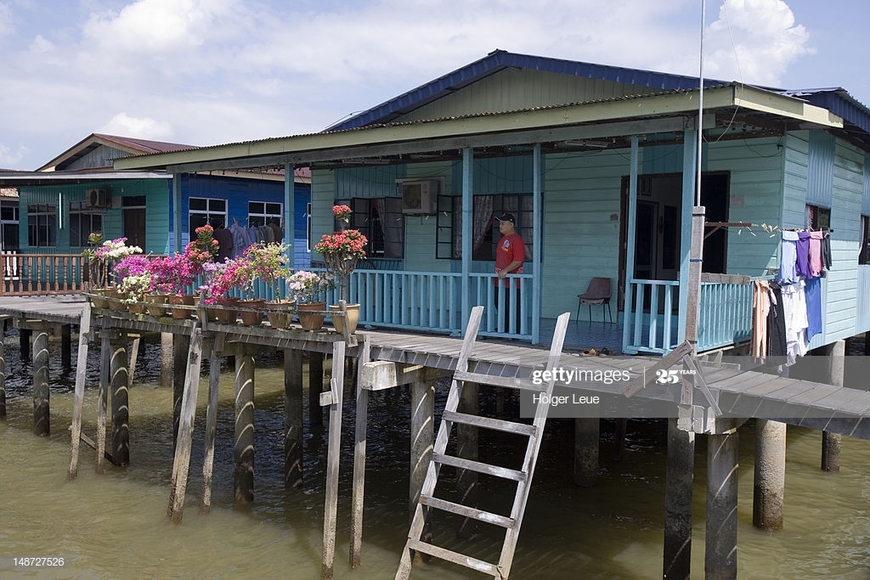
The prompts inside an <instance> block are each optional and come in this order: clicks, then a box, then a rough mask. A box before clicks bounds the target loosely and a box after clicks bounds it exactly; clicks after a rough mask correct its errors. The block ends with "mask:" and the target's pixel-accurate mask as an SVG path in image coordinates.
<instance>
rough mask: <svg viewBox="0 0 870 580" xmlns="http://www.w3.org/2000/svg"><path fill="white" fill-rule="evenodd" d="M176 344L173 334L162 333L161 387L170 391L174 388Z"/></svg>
mask: <svg viewBox="0 0 870 580" xmlns="http://www.w3.org/2000/svg"><path fill="white" fill-rule="evenodd" d="M173 342H174V340H173V338H172V333H171V332H161V333H160V386H161V387H162V388H164V389H168V388H170V387H171V386H172V377H173V372H172V353H173V347H172V343H173Z"/></svg>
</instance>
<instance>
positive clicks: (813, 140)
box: [115, 50, 870, 352]
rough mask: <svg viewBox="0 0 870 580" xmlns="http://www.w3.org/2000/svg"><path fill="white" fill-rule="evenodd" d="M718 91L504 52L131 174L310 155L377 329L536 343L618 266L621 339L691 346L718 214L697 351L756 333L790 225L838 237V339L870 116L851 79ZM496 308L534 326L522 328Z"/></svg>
mask: <svg viewBox="0 0 870 580" xmlns="http://www.w3.org/2000/svg"><path fill="white" fill-rule="evenodd" d="M701 92H702V91H701V88H700V81H699V79H698V78H692V77H688V76H681V75H673V74H665V73H659V72H651V71H643V70H635V69H627V68H620V67H613V66H606V65H598V64H590V63H584V62H574V61H566V60H559V59H552V58H543V57H536V56H528V55H522V54H515V53H510V52H505V51H501V50H498V51H495V52H493V53H491V54H489V55H487V56H486V57H484V58H483V59H480V60H478V61H476V62H473V63H471V64H469V65H467V66H464V67H462V68H460V69H458V70H455V71H453V72H451V73H448V74H446V75H444V76H442V77H439V78H437V79H434V80H432V81H431V82H429V83H426V84H425V85H423V86H420V87H417V88H415V89H413V90H411V91H409V92H407V93H405V94H402V95H399V96H397V97H395V98H394V99H391V100H389V101H387V102H385V103H382V104H380V105H378V106H376V107H373V108H371V109H369V110H367V111H365V112H363V113H360V114H358V115H356V116H354V117H352V118H350V119H348V120H347V121H344V122H342V123H341V124H339V125H336V126H333V127H330V128H329V129H327V130H326V131H324V132H322V133H317V134H311V135H298V136H290V137H285V138H272V139H267V140H262V141H254V142H248V143H240V144H239V143H237V144H228V145H223V146H216V147H211V148H207V149H199V150H192V151H178V152H169V153H164V154H158V155H148V156H144V157H137V158H126V159H119V160H117V161H116V162H115V168H116V169H123V170H161V171H164V170H165V171H167V172H170V173H173V174H179V173H188V172H202V171H220V170H224V169H229V168H243V167H248V168H253V167H262V166H270V165H284V166H285V168H287V170H291V169H293V168H299V167H305V168H309V169H310V171H311V179H312V182H311V204H312V212H311V217H312V223H311V231H312V234H313V237H314V239H317V238H319V236H320V235H321V234H323V233H325V232H329V231H332V230H333V228H334V227H335V224H334V223H333V220H332V215H331V212H330V207H331V206H332V204H333V203H335V202H344V203H348V204H349V205H351V206H352V208H353V209H354V218H353V219H354V224H353V225H354V226H356V227H359V228H360V229H362V230H363V232H364V233H365V234H366V235H367V236H368V237H369V239H370V240H371V242H370V247H369V256H370V259H369V260H368V262H367V265H366V267H364V268H360V269H358V270H357V271H356V272H355V273H354V275H353V280H352V284H351V292H352V296H351V300H352V301H355V302H360V303H361V304H362V310H361V320H362V321H363V322H364V323H368V324H372V325H377V326H383V327H391V328H404V329H419V330H421V331H442V332H451V333H460V332H461V331H462V325H463V323H464V321H465V320H467V318H468V314H469V312H470V309H471V307H473V306H475V305H478V304H482V305H484V306H487V307H488V308H487V310H486V312H487V314H486V317H485V318H486V320H485V321H484V327H483V332H484V333H485V334H490V335H497V336H511V337H518V338H525V339H529V340H531V341H532V342H538V341H540V340H541V336H542V329H543V328H546V325H547V324H548V321H550V320H552V319H553V318H555V317H556V316H557V315H558V314H559V313H561V312H565V311H566V310H567V311H572V312H573V311H575V309H576V308H577V301H578V298H577V296H578V294H579V293H582V292H583V291H584V290H585V289H586V288H587V286H588V284H589V282H590V280H591V279H592V278H593V277H604V278H609V279H611V280H612V283H613V288H614V291H613V297H612V303H613V306H615V307H616V309H617V310H618V313H617V314H618V322H616V323H615V324H617V325H621V333H622V337H623V344H622V348H623V350H624V351H625V352H666V351H668V350H669V349H670V348H672V347H673V346H674V345H675V344H678V343H679V342H682V340H683V339H684V337H685V321H686V319H687V317H688V307H689V306H688V298H687V295H688V292H687V288H688V281H689V270H690V257H689V248H690V242H691V227H690V225H691V222H692V211H693V207H694V206H703V207H705V208H706V210H705V213H706V221H707V226H708V227H707V228H706V230H705V234H704V242H703V270H704V273H703V276H702V284H701V295H700V317H699V336H698V340H699V345H698V346H699V350H701V351H707V350H712V349H718V348H727V347H729V346H733V345H735V344H738V343H741V342H744V341H746V340H747V339H748V337H749V333H750V331H751V296H752V293H751V288H752V286H751V285H750V284H749V282H750V281H751V280H752V279H755V278H764V277H771V276H774V275H775V273H776V270H777V269H778V267H779V258H780V236H779V231H781V230H783V229H789V228H805V227H812V228H817V229H818V228H824V229H826V230H828V231H829V232H830V239H831V249H832V256H833V264H832V267H831V269H830V271H829V272H828V273H827V275H826V277H825V278H824V279H823V281H822V296H823V312H822V315H823V322H824V324H823V332H822V333H821V334H820V335H818V336H816V338H815V339H813V342H812V343H811V345H810V346H811V347H815V346H820V345H823V344H829V343H831V342H833V341H836V340H839V339H843V338H848V337H851V336H853V335H855V334H859V333H862V332H865V331H867V330H868V329H870V307H868V304H867V298H866V297H867V295H868V291H870V265H868V264H870V256H868V243H870V110H868V109H867V107H865V106H864V105H862V104H860V103H858V102H857V101H856V100H855V99H853V98H852V97H851V96H850V95H849V94H848V93H847V92H846V91H845V90H843V89H840V88H832V89H817V90H807V91H795V90H781V89H772V88H764V87H755V86H750V85H746V84H743V83H736V82H722V81H715V80H705V81H704V88H703V108H701V107H700V106H699V101H700V99H699V97H700V96H701ZM699 132H700V137H701V139H700V140H699ZM699 141H700V142H701V144H702V145H701V147H699V146H698V143H699ZM699 150H700V159H699V158H698V157H699ZM697 164H700V172H698V171H697V169H696V168H697V166H698V165H697ZM287 174H289V171H288V172H287ZM699 175H700V177H699ZM698 182H700V194H699V195H696V193H697V190H698V188H697V187H696V184H697V183H698ZM502 212H509V213H513V214H514V215H515V216H516V219H517V225H518V229H519V231H520V233H521V235H522V236H523V238H524V240H525V242H526V250H527V254H526V263H525V271H524V273H523V274H522V275H520V276H518V277H517V278H518V280H519V281H518V283H517V285H511V286H510V287H509V288H506V289H505V288H503V287H499V286H497V285H496V284H495V279H494V278H495V274H494V258H493V257H494V252H495V244H496V242H497V238H498V235H497V232H494V231H493V223H494V220H493V217H494V216H496V215H498V214H500V213H502ZM315 260H316V257H315ZM498 306H501V307H502V308H508V309H510V310H511V312H512V313H516V310H519V311H520V316H519V317H518V322H515V320H516V319H514V318H513V317H510V318H509V319H508V326H505V322H504V318H502V317H500V316H498V315H497V307H498ZM590 312H591V316H592V317H594V318H595V320H596V322H597V323H598V324H602V322H600V321H601V320H602V316H603V314H604V313H603V312H602V311H601V310H599V309H594V310H591V311H590V310H587V309H582V310H580V311H579V316H580V317H581V318H583V319H584V320H585V319H586V318H588V317H589V316H590ZM606 324H609V322H607V323H606Z"/></svg>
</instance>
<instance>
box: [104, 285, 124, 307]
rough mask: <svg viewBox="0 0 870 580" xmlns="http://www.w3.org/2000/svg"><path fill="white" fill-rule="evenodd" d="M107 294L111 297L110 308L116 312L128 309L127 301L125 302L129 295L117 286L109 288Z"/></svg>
mask: <svg viewBox="0 0 870 580" xmlns="http://www.w3.org/2000/svg"><path fill="white" fill-rule="evenodd" d="M105 296H106V298H108V299H109V300H108V302H109V310H114V311H115V312H119V311H123V310H127V303H126V302H124V299H125V298H126V297H127V296H126V295H125V294H124V293H122V292H120V291H119V290H118V289H117V288H114V287H113V288H107V289H106V294H105Z"/></svg>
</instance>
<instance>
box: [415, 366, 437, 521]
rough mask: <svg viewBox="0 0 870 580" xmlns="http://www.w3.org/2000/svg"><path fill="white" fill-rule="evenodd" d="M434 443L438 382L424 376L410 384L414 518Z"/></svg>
mask: <svg viewBox="0 0 870 580" xmlns="http://www.w3.org/2000/svg"><path fill="white" fill-rule="evenodd" d="M434 445H435V383H434V382H433V381H429V380H426V376H425V374H424V375H421V377H420V379H419V380H416V381H414V382H413V383H411V481H410V483H411V487H410V506H409V507H410V510H409V516H410V517H411V518H413V516H414V510H415V509H416V508H417V501H419V499H420V490H421V489H422V488H423V481H424V480H425V479H426V471H428V469H429V462H430V461H431V460H432V449H433V447H434Z"/></svg>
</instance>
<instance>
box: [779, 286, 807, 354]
mask: <svg viewBox="0 0 870 580" xmlns="http://www.w3.org/2000/svg"><path fill="white" fill-rule="evenodd" d="M782 309H783V314H784V315H785V316H784V318H785V336H786V365H793V364H794V363H795V360H796V359H797V357H799V356H804V355H805V354H806V353H807V345H808V340H807V332H806V330H807V326H808V325H809V322H808V321H807V303H806V295H805V293H804V281H803V280H798V281H797V282H796V283H794V284H789V285H788V286H783V287H782Z"/></svg>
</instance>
